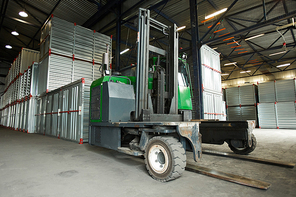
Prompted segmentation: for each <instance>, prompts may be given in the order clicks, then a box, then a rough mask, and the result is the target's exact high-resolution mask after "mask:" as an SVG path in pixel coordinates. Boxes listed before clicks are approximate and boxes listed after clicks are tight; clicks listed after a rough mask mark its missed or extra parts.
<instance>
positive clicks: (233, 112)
mask: <svg viewBox="0 0 296 197" xmlns="http://www.w3.org/2000/svg"><path fill="white" fill-rule="evenodd" d="M225 92H226V106H227V120H230V121H236V120H255V121H256V124H257V109H256V103H257V96H256V95H257V86H256V85H254V84H253V85H247V86H238V87H232V88H227V89H226V90H225Z"/></svg>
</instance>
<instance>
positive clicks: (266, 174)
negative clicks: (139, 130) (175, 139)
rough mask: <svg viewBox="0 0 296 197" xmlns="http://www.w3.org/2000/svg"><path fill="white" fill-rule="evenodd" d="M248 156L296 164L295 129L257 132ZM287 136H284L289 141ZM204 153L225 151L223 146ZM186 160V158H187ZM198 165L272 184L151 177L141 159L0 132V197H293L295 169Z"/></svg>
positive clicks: (219, 162) (211, 161) (222, 161)
mask: <svg viewBox="0 0 296 197" xmlns="http://www.w3.org/2000/svg"><path fill="white" fill-rule="evenodd" d="M254 133H255V135H256V137H257V141H258V146H257V149H256V150H255V151H254V152H253V153H252V156H256V157H264V158H269V159H279V160H285V161H290V162H294V163H295V162H296V157H295V152H296V132H295V130H279V129H278V130H267V129H256V130H255V132H254ZM287 134H289V137H286V136H288V135H287ZM203 147H204V148H205V149H210V150H220V151H221V150H222V151H226V152H230V150H229V149H228V147H227V145H225V144H224V145H223V146H213V145H204V146H203ZM187 155H188V161H191V159H190V158H192V156H191V153H188V154H187ZM200 165H203V166H207V167H209V168H213V169H216V170H220V171H225V172H230V173H235V174H239V175H242V176H246V177H249V178H254V179H258V180H262V181H266V182H269V183H271V184H272V185H271V188H270V189H268V190H267V191H263V190H258V189H254V188H250V187H245V186H241V185H237V184H234V183H229V182H226V181H222V180H218V179H214V178H211V177H207V176H204V175H199V174H195V173H192V172H187V171H186V172H185V173H184V174H183V176H182V177H181V178H179V179H177V180H175V181H171V182H168V183H160V182H157V181H154V180H153V179H152V178H150V177H149V176H148V174H147V172H146V169H145V166H144V164H143V159H141V158H136V157H131V156H127V155H124V154H121V153H118V152H115V151H111V150H107V149H104V148H99V147H92V146H89V145H88V144H83V145H79V144H77V143H74V142H70V141H65V140H61V139H57V138H53V137H48V136H43V135H39V134H25V133H22V132H18V131H12V130H8V129H5V128H2V127H1V128H0V177H1V178H0V196H5V197H10V196H22V197H26V196H129V197H131V196H141V197H142V196H203V197H204V196H252V197H254V196H295V193H296V188H295V185H296V169H295V168H293V169H288V168H281V167H277V166H268V165H264V164H257V163H252V162H247V161H241V160H234V159H229V158H221V157H216V156H209V155H203V159H202V161H201V163H200Z"/></svg>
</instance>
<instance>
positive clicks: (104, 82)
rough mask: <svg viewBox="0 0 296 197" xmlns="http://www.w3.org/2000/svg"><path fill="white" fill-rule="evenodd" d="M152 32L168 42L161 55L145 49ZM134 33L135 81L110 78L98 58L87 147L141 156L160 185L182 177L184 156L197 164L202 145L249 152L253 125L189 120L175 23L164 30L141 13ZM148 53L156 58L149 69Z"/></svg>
mask: <svg viewBox="0 0 296 197" xmlns="http://www.w3.org/2000/svg"><path fill="white" fill-rule="evenodd" d="M151 28H153V29H154V30H155V31H158V32H160V33H161V34H163V35H165V37H166V38H167V39H168V47H167V48H166V50H164V49H161V48H158V47H156V46H153V45H152V44H150V30H151ZM138 31H139V32H138V40H137V68H136V76H119V75H114V73H113V75H111V70H110V69H109V66H108V65H109V62H108V59H107V57H108V55H106V54H104V55H103V57H106V58H103V65H104V67H105V70H104V76H103V77H101V78H99V79H97V80H95V81H93V83H92V85H91V89H90V129H89V144H91V145H95V146H100V147H104V148H108V149H112V150H116V151H118V152H122V153H125V154H129V155H133V156H144V158H145V164H146V168H147V171H148V173H149V174H150V175H151V176H152V177H153V178H154V179H156V180H158V181H161V182H166V181H170V180H174V179H176V178H178V177H180V176H181V175H182V173H183V172H184V170H185V166H186V151H192V153H193V158H194V160H195V161H198V160H200V159H201V156H202V148H201V144H202V142H203V143H211V144H223V143H224V142H227V143H228V144H229V145H230V146H231V147H232V149H233V150H235V151H237V153H240V154H247V153H249V152H251V151H250V150H251V149H253V150H254V144H255V141H253V140H252V131H253V129H254V125H255V123H254V121H235V122H233V121H232V122H230V121H217V120H209V121H203V120H192V100H191V99H192V98H191V88H190V85H189V84H190V78H189V77H188V76H189V69H188V67H186V66H188V65H187V64H186V63H184V61H182V59H180V58H178V36H179V35H178V32H177V26H176V24H172V25H171V26H168V25H165V24H163V23H161V22H159V21H157V20H155V19H153V18H151V17H150V11H149V10H147V9H142V8H140V9H139V19H138ZM152 53H153V54H157V55H158V58H157V59H156V60H155V61H154V64H155V65H153V66H151V64H149V61H150V58H149V57H150V54H152ZM160 57H161V58H160ZM161 59H165V61H162V62H161ZM155 62H156V63H155ZM149 65H150V66H149ZM181 81H183V82H181ZM184 82H185V83H184ZM202 137H203V139H205V140H202ZM255 146H256V145H255Z"/></svg>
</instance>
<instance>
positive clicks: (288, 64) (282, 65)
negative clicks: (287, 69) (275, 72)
mask: <svg viewBox="0 0 296 197" xmlns="http://www.w3.org/2000/svg"><path fill="white" fill-rule="evenodd" d="M284 66H290V63H287V64H281V65H278V66H276V67H284Z"/></svg>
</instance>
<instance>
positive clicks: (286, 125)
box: [258, 79, 296, 129]
mask: <svg viewBox="0 0 296 197" xmlns="http://www.w3.org/2000/svg"><path fill="white" fill-rule="evenodd" d="M259 101H260V103H259V105H258V113H259V123H260V127H261V128H280V129H296V107H295V104H296V102H295V101H296V85H295V79H288V80H280V81H274V82H267V83H262V84H259Z"/></svg>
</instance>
